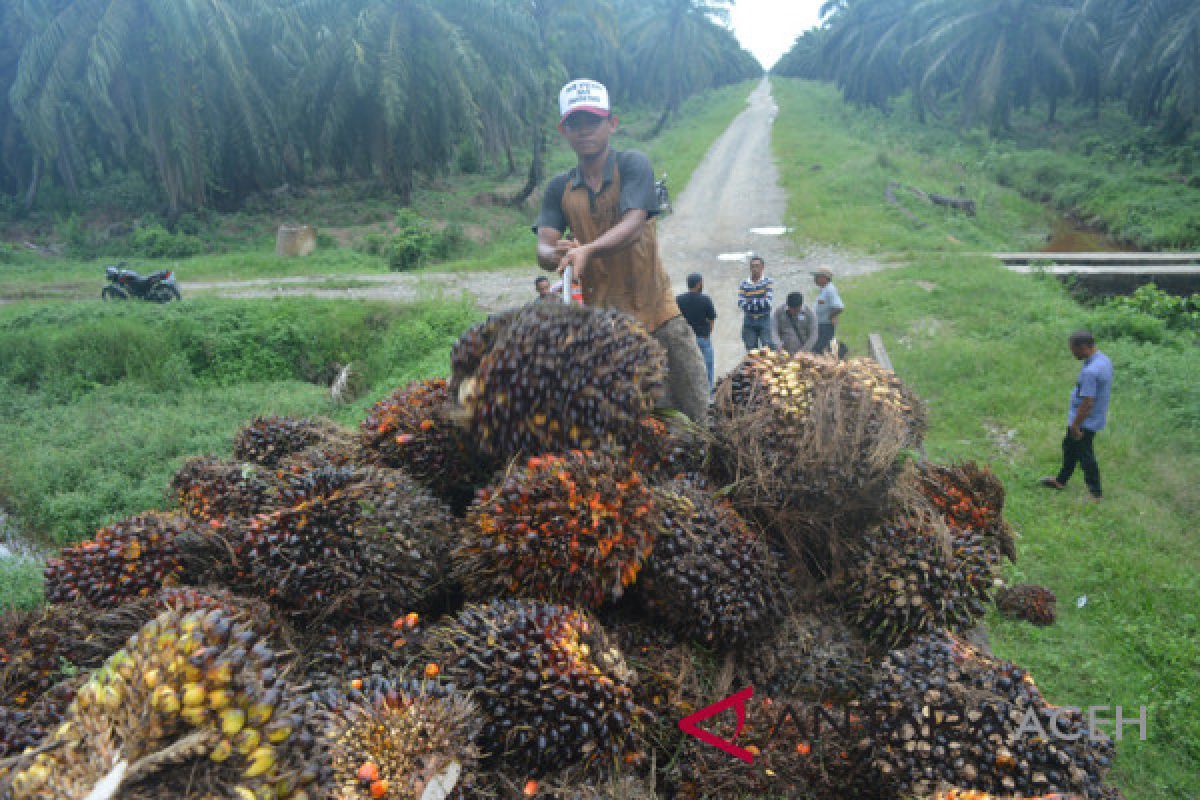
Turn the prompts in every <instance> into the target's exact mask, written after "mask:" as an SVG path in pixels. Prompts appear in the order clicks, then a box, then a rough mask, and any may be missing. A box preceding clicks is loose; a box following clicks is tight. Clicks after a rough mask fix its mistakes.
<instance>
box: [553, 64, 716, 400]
mask: <svg viewBox="0 0 1200 800" xmlns="http://www.w3.org/2000/svg"><path fill="white" fill-rule="evenodd" d="M558 110H559V125H558V129H559V131H560V132H561V133H562V135H563V138H565V139H566V141H567V144H569V145H570V146H571V149H572V150H574V151H575V155H576V156H577V158H578V160H579V161H578V164H577V165H576V166H575V167H574V168H573V169H571V170H569V171H568V172H564V173H562V174H560V175H557V176H555V177H554V178H552V179H551V180H550V182H549V183H548V184H547V185H546V193H545V195H544V196H543V199H542V210H541V213H539V214H538V219H537V223H536V225H535V226H534V227H535V229H536V231H537V235H538V246H537V257H538V264H539V265H540V266H541V267H542V268H543V269H547V270H558V271H559V272H560V273H561V272H563V271H564V270H565V269H566V268H567V267H570V269H571V275H572V277H573V278H577V279H579V280H580V282H581V283H582V284H583V301H584V304H585V305H589V306H602V307H611V308H617V309H620V310H621V311H624V312H626V313H627V314H629V315H630V316H632V317H634V318H635V319H637V320H638V321H639V322H641V323H642V325H644V326H645V328H646V330H647V331H649V332H650V333H651V334H652V335H653V336H654V338H655V339H656V340H657V341H658V342H659V344H661V345H662V346H663V348H664V349H665V350H666V353H667V370H668V374H667V394H666V398H665V405H667V406H669V407H672V408H676V409H678V410H680V411H682V412H683V413H684V414H686V415H687V416H688V417H690V418H691V419H692V420H693V421H696V422H700V421H703V419H704V417H705V413H706V410H707V406H708V376H707V375H706V373H705V369H704V358H703V356H702V355H701V354H700V348H699V346H698V345H697V344H696V337H695V336H694V335H693V333H692V329H691V328H690V327H689V326H688V324H687V321H686V320H684V318H683V315H682V314H681V313H680V311H679V305H678V304H677V303H676V302H675V295H674V293H673V292H672V291H671V281H670V279H669V278H668V277H667V273H666V270H664V269H663V265H662V259H661V258H660V257H659V253H658V238H657V233H656V225H655V219H654V218H655V216H657V214H658V198H657V196H656V194H655V192H654V170H653V169H651V167H650V160H649V159H648V158H646V156H645V155H643V154H642V153H639V152H637V151H634V150H625V151H617V150H613V149H612V148H611V147H609V137H610V136H612V134H613V133H614V132H615V131H616V129H617V118H616V117H614V116H613V115H612V110H611V107H610V105H609V100H608V90H607V89H605V87H604V85H603V84H600V83H597V82H596V81H591V80H575V81H571V82H570V83H568V84H567V85H566V86H564V87H563V88H562V91H561V92H560V93H559V97H558ZM568 230H570V232H571V236H570V237H567V236H565V235H564V234H565V233H566V232H567V231H568Z"/></svg>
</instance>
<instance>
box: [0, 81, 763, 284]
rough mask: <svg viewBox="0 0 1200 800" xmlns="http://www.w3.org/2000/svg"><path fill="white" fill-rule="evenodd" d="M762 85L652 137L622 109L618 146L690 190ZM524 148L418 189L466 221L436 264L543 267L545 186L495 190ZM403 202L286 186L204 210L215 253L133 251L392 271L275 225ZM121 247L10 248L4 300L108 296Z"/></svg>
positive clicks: (185, 269)
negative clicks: (520, 196)
mask: <svg viewBox="0 0 1200 800" xmlns="http://www.w3.org/2000/svg"><path fill="white" fill-rule="evenodd" d="M752 89H753V84H751V83H743V84H738V85H735V86H729V87H725V88H722V89H717V90H714V91H710V92H705V93H703V94H701V95H698V96H696V97H693V98H692V99H690V100H688V101H686V102H685V103H684V104H683V106H682V107H681V108H680V110H679V113H678V115H677V116H676V117H675V118H674V121H673V122H672V123H671V124H670V125H668V127H667V128H666V129H665V130H664V131H663V132H662V133H661V134H660V135H659V136H658V137H656V138H654V139H651V140H646V139H645V137H646V134H647V133H648V132H649V131H650V130H651V129H652V128H653V126H654V123H655V122H656V120H657V112H656V111H653V110H646V109H633V110H630V111H629V112H628V113H625V112H622V114H621V119H622V127H621V129H620V130H619V131H618V133H617V135H616V137H615V138H614V140H613V143H614V146H616V147H618V148H636V149H640V150H644V151H645V152H646V153H647V154H648V155H649V156H650V158H651V160H652V162H653V164H654V166H655V169H656V170H657V171H658V172H659V173H661V172H663V171H667V172H669V173H670V176H671V187H672V190H673V191H675V192H678V191H680V190H682V189H683V187H684V186H686V185H687V181H688V179H689V178H690V177H691V174H692V172H693V171H694V170H695V168H696V166H697V165H698V164H699V163H700V160H701V159H702V158H703V156H704V154H705V153H706V152H707V151H708V148H709V147H710V146H711V145H712V143H713V141H715V140H716V138H717V137H718V136H719V135H720V134H721V133H722V132H723V131H724V130H725V128H726V127H728V125H729V123H730V122H731V121H732V120H733V118H734V117H735V116H736V115H737V114H738V113H739V112H740V111H741V110H742V108H743V107H744V105H745V101H746V97H747V96H748V95H749V93H750V91H751V90H752ZM518 156H519V158H518V165H517V166H518V169H517V170H516V171H515V172H514V173H513V174H511V175H502V174H499V173H497V172H495V171H489V172H484V173H481V174H464V173H455V174H451V175H447V176H445V177H442V178H438V179H436V180H429V181H426V182H425V183H424V184H423V185H421V186H420V187H419V188H418V189H417V190H416V191H415V192H414V197H413V203H412V208H413V209H415V210H416V211H417V212H418V213H419V214H420V215H421V216H422V217H423V218H425V219H427V220H430V221H431V222H432V223H434V224H436V225H439V226H441V225H451V226H455V227H456V228H457V229H458V230H460V231H461V232H462V233H463V238H464V244H463V245H462V247H461V248H460V250H459V252H458V253H456V254H455V255H454V257H453V258H451V259H449V260H446V261H442V262H440V263H432V264H429V265H428V266H426V267H424V270H425V271H460V272H461V271H472V270H492V269H505V268H518V267H519V268H526V269H535V268H536V265H535V260H534V244H535V240H534V237H533V234H532V233H530V230H529V226H530V224H531V223H532V222H533V219H534V218H535V217H536V215H537V208H538V206H539V204H540V202H541V191H540V187H539V190H538V191H535V192H534V195H533V197H531V198H530V200H529V202H528V203H526V204H525V205H524V206H521V207H515V208H514V207H509V206H507V205H505V204H504V203H501V202H496V201H495V199H494V198H495V197H507V196H510V195H513V194H515V193H516V191H517V190H518V189H519V188H520V187H521V185H522V184H523V183H524V179H525V171H526V170H527V169H528V161H527V159H528V156H527V154H521V153H518ZM574 160H575V159H574V155H573V154H572V153H571V151H570V149H569V148H568V147H567V145H566V144H565V143H564V142H563V141H561V139H560V138H559V137H558V135H557V134H556V133H552V134H551V140H550V143H549V150H548V153H547V159H546V162H547V163H546V174H547V175H548V176H549V175H553V174H555V173H557V172H561V171H562V170H565V169H568V168H569V167H570V166H571V165H572V164H573V163H574ZM398 208H399V205H398V202H397V200H396V198H394V197H390V196H387V195H380V194H378V193H372V192H371V191H370V190H369V188H368V187H364V186H363V185H361V184H345V185H341V186H332V187H324V188H317V189H312V190H309V191H306V192H303V193H301V194H300V195H299V196H291V195H285V196H283V197H281V198H279V199H277V200H274V201H272V202H271V203H265V202H264V203H259V204H258V205H257V206H253V207H252V208H251V209H249V210H246V211H242V212H237V213H230V214H217V213H215V212H204V213H202V214H199V215H194V220H193V227H194V229H195V230H197V231H198V232H199V233H200V234H201V235H202V236H203V237H204V241H205V242H206V243H207V245H208V246H209V247H210V248H211V250H212V251H213V252H210V253H206V254H204V255H198V256H192V257H190V258H178V259H146V258H136V257H134V258H125V259H124V260H126V261H127V262H128V263H129V266H130V267H131V268H133V269H137V270H139V271H153V270H156V269H164V268H169V269H174V270H175V271H176V277H177V279H178V280H181V281H217V280H239V279H251V278H274V277H287V276H291V275H328V276H338V275H350V274H366V273H384V272H387V271H388V268H387V265H386V263H385V262H384V260H383V259H382V258H379V257H377V256H370V255H365V254H363V253H359V252H356V251H355V250H353V249H352V248H349V247H338V246H335V245H332V244H331V243H330V242H329V239H326V238H324V237H322V241H323V242H324V243H325V244H324V245H323V246H322V247H320V248H319V249H318V250H317V252H316V253H315V254H314V255H312V256H310V257H308V258H281V257H279V256H276V255H275V253H274V247H275V240H274V231H275V227H276V226H277V225H278V224H279V221H280V220H281V219H291V220H302V221H306V222H310V223H312V224H315V225H316V226H317V228H318V231H320V232H322V233H327V232H328V231H329V229H331V228H334V229H342V228H344V229H347V230H346V231H345V232H344V235H346V236H348V237H349V238H350V239H351V240H354V239H358V238H361V237H362V236H365V235H366V234H367V233H369V232H372V231H380V230H384V229H385V228H386V226H387V225H388V224H389V223H390V222H391V220H392V219H393V217H394V216H395V214H396V211H397V210H398ZM72 227H73V228H78V227H79V226H78V224H73V226H72ZM120 253H121V251H120V250H119V249H118V250H115V251H114V254H113V255H110V256H106V257H103V258H44V257H40V256H36V255H33V254H30V253H28V252H25V251H21V250H15V251H9V250H7V249H6V250H5V251H4V252H3V253H0V255H3V256H4V258H3V259H0V297H8V298H15V299H22V298H27V299H49V298H53V297H59V296H64V295H65V296H67V297H70V298H73V299H78V298H81V297H96V296H98V295H99V292H100V288H101V287H102V286H103V283H104V274H103V267H104V265H105V264H111V263H114V262H115V261H116V260H118V255H119V254H120Z"/></svg>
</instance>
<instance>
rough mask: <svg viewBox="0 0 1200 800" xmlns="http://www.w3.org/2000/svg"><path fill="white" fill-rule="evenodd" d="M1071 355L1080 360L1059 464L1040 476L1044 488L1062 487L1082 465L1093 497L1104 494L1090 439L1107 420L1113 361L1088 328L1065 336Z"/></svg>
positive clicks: (1097, 497)
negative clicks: (1055, 469) (1054, 472)
mask: <svg viewBox="0 0 1200 800" xmlns="http://www.w3.org/2000/svg"><path fill="white" fill-rule="evenodd" d="M1067 346H1068V347H1070V348H1071V355H1073V356H1075V358H1076V359H1078V360H1079V361H1082V362H1083V366H1082V367H1081V368H1080V370H1079V378H1078V380H1076V381H1075V388H1074V389H1072V390H1071V404H1070V407H1069V408H1068V410H1067V435H1066V436H1064V437H1063V441H1062V452H1063V461H1062V468H1061V469H1059V471H1058V475H1057V476H1047V477H1045V478H1042V480H1041V484H1042V486H1045V487H1046V488H1047V489H1065V488H1066V486H1067V481H1069V480H1071V475H1072V474H1074V472H1075V467H1076V465H1078V466H1080V467H1083V480H1084V483H1086V484H1087V488H1088V491H1089V492H1090V493H1091V495H1092V499H1093V500H1099V499H1100V498H1102V497H1103V496H1104V491H1103V489H1102V488H1101V486H1100V465H1099V464H1098V463H1097V462H1096V453H1095V451H1094V450H1093V449H1092V440H1093V439H1095V438H1096V434H1097V433H1099V432H1100V431H1101V430H1103V429H1104V426H1105V425H1106V424H1108V399H1109V396H1110V394H1111V392H1112V381H1113V365H1112V362H1111V361H1109V360H1108V356H1106V355H1104V353H1101V352H1100V351H1099V350H1097V349H1096V339H1095V337H1094V336H1092V334H1090V333H1089V332H1087V331H1076V332H1075V333H1072V334H1071V336H1070V337H1069V338H1068V339H1067Z"/></svg>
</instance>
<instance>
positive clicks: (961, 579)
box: [839, 515, 997, 647]
mask: <svg viewBox="0 0 1200 800" xmlns="http://www.w3.org/2000/svg"><path fill="white" fill-rule="evenodd" d="M857 559H858V560H857V563H856V565H855V568H854V569H853V570H852V571H851V575H852V578H851V580H850V581H849V583H848V585H847V586H846V590H845V591H844V592H839V593H840V594H842V595H843V596H844V597H845V598H846V602H847V606H848V611H849V614H850V617H851V619H852V620H853V621H854V623H855V625H856V626H858V628H859V629H860V630H861V631H862V632H863V633H864V634H865V635H866V636H868V638H869V639H870V640H871V641H872V642H874V643H876V644H878V645H881V646H884V647H896V646H904V645H906V644H908V643H909V642H911V641H912V640H913V639H914V638H915V637H916V636H919V635H920V634H922V633H926V632H929V631H932V630H935V629H938V628H947V629H950V630H955V631H964V630H967V629H969V628H972V627H974V626H975V624H976V623H977V622H978V621H979V619H980V618H981V617H982V616H983V614H984V612H985V611H986V607H987V605H988V603H989V602H990V600H991V592H992V589H993V587H994V586H995V583H996V579H997V564H996V561H997V556H996V554H995V552H994V551H993V550H992V549H991V548H989V547H988V546H987V545H986V544H985V543H984V541H983V537H982V536H980V535H979V534H978V533H976V532H975V531H974V530H972V529H969V528H968V529H964V528H953V527H951V528H945V527H943V526H939V525H936V524H935V523H934V522H933V521H931V520H929V519H922V518H920V517H919V516H916V515H910V516H901V517H899V518H898V519H896V520H893V521H892V522H890V523H888V524H886V525H882V526H880V527H878V528H875V529H874V530H872V531H871V532H870V533H869V534H868V535H867V536H866V538H865V540H864V544H863V548H862V550H861V552H860V553H859V554H858V556H857Z"/></svg>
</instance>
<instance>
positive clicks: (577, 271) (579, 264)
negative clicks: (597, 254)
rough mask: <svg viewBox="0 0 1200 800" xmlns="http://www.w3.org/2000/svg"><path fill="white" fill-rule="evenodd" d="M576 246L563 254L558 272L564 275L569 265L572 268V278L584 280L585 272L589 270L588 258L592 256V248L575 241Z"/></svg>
mask: <svg viewBox="0 0 1200 800" xmlns="http://www.w3.org/2000/svg"><path fill="white" fill-rule="evenodd" d="M573 244H574V246H573V247H571V248H569V249H568V250H567V252H566V253H565V254H564V255H563V257H562V261H560V262H559V265H558V274H559V275H562V274H563V273H564V272H566V269H567V267H570V268H571V280H576V281H579V282H580V283H582V282H583V273H584V271H585V270H587V265H588V258H589V257H590V256H591V253H592V251H591V248H589V247H588V246H587V245H581V244H579V242H574V243H573Z"/></svg>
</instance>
